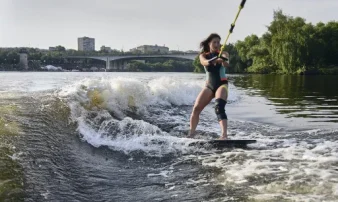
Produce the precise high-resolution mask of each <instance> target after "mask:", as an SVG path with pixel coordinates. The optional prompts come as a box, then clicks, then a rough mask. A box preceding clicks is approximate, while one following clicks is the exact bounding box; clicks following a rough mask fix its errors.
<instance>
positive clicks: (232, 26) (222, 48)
mask: <svg viewBox="0 0 338 202" xmlns="http://www.w3.org/2000/svg"><path fill="white" fill-rule="evenodd" d="M245 2H246V0H242V2H241V5H239V9H238V12H237V15H236V18H235V20H234V22H233V23H232V24H231V27H230V30H229V33H228V36H227V38H226V39H225V42H224V44H223V45H222V47H221V51H220V52H219V55H218V57H221V55H222V52H223V50H224V48H225V45H226V43H227V41H228V39H229V37H230V34H231V33H232V31H233V30H234V28H235V24H236V21H237V18H238V16H239V14H240V12H241V10H242V9H243V8H244V5H245Z"/></svg>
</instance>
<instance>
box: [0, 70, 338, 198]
mask: <svg viewBox="0 0 338 202" xmlns="http://www.w3.org/2000/svg"><path fill="white" fill-rule="evenodd" d="M203 79H204V75H203V74H192V73H114V72H111V73H106V72H103V73H79V72H67V73H64V72H57V73H48V72H41V73H1V74H0V138H1V141H0V157H1V158H0V201H29V202H30V201H32V202H33V201H34V202H38V201H123V202H124V201H126V202H127V201H269V202H271V201H272V202H273V201H276V202H277V201H278V202H283V201H326V202H327V201H338V89H337V86H338V79H337V77H336V76H306V77H302V76H281V75H229V80H230V87H229V102H228V104H227V106H226V110H227V115H228V118H229V129H228V133H229V137H230V138H231V139H256V140H257V143H255V144H250V145H249V147H248V148H246V149H240V148H238V149H236V148H235V149H222V150H220V149H210V148H196V147H191V146H188V144H189V143H191V142H193V141H195V140H193V139H187V138H185V135H186V133H187V131H188V129H189V116H190V113H191V110H192V106H193V103H194V100H195V98H196V96H197V94H198V93H199V91H200V90H201V89H202V87H203V84H204V80H203ZM212 106H213V103H210V105H208V106H207V107H206V108H205V110H204V111H203V112H202V114H201V117H200V123H199V125H198V128H197V129H198V136H197V138H199V139H211V138H217V136H218V135H219V134H220V128H219V126H218V123H217V121H216V115H215V114H214V110H213V107H212Z"/></svg>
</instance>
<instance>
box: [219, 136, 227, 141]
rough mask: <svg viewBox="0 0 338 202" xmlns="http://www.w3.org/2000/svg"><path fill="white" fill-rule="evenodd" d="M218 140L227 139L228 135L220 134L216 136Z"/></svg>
mask: <svg viewBox="0 0 338 202" xmlns="http://www.w3.org/2000/svg"><path fill="white" fill-rule="evenodd" d="M218 139H219V140H227V139H228V136H227V135H222V136H221V137H219V138H218Z"/></svg>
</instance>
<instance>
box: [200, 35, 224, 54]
mask: <svg viewBox="0 0 338 202" xmlns="http://www.w3.org/2000/svg"><path fill="white" fill-rule="evenodd" d="M214 38H219V39H220V40H221V37H220V36H219V35H218V34H216V33H212V34H210V35H209V36H208V38H206V39H205V40H203V41H202V42H201V43H200V48H201V53H203V52H209V51H210V47H209V43H210V41H211V40H212V39H214Z"/></svg>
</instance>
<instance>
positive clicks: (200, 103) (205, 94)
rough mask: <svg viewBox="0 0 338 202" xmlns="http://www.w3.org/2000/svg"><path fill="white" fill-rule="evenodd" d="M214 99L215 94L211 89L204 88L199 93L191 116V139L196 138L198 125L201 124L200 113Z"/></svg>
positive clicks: (189, 135)
mask: <svg viewBox="0 0 338 202" xmlns="http://www.w3.org/2000/svg"><path fill="white" fill-rule="evenodd" d="M213 97H214V93H213V92H212V91H211V90H210V89H209V88H204V89H203V90H202V91H201V92H200V93H199V95H198V97H197V99H196V102H195V105H194V108H193V110H192V113H191V116H190V131H189V134H188V137H189V138H193V137H194V136H195V131H196V127H197V124H198V122H199V116H200V113H201V112H202V110H203V109H204V107H205V106H207V105H208V104H209V103H210V101H211V100H212V98H213Z"/></svg>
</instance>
